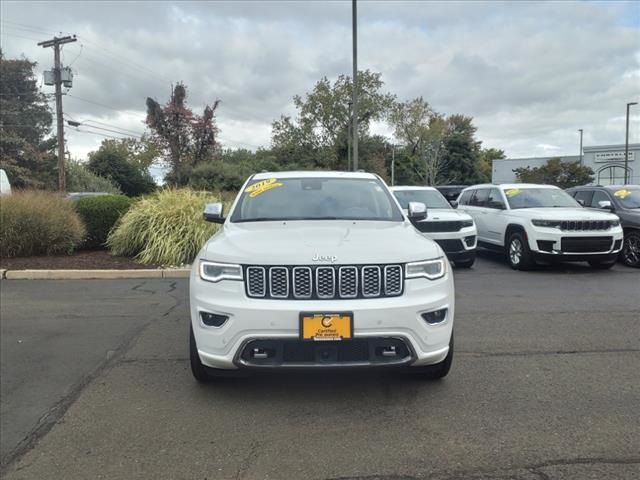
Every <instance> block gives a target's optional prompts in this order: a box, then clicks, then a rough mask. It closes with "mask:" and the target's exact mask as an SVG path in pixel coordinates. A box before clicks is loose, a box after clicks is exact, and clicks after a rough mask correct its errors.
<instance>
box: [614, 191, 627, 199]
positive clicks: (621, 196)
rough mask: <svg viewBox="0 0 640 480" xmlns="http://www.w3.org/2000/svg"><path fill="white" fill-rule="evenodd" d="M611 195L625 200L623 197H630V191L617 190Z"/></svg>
mask: <svg viewBox="0 0 640 480" xmlns="http://www.w3.org/2000/svg"><path fill="white" fill-rule="evenodd" d="M613 195H614V196H616V197H618V198H625V197H628V196H629V195H631V191H630V190H618V191H617V192H616V193H614V194H613Z"/></svg>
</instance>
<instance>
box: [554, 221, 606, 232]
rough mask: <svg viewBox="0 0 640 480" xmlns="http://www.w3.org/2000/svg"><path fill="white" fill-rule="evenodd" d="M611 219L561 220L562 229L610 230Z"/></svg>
mask: <svg viewBox="0 0 640 480" xmlns="http://www.w3.org/2000/svg"><path fill="white" fill-rule="evenodd" d="M609 228H611V222H610V221H609V220H565V221H562V222H560V229H561V230H568V231H572V230H609Z"/></svg>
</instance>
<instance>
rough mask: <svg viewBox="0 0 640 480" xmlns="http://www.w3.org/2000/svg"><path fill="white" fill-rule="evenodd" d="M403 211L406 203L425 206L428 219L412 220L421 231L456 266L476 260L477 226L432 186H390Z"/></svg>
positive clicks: (406, 205) (407, 206)
mask: <svg viewBox="0 0 640 480" xmlns="http://www.w3.org/2000/svg"><path fill="white" fill-rule="evenodd" d="M390 190H391V191H392V192H393V194H394V195H395V197H396V200H398V203H399V204H400V207H402V209H403V211H404V212H407V211H408V208H409V203H411V202H420V203H424V204H425V205H426V207H427V218H425V219H424V220H420V221H419V222H415V223H414V225H415V227H416V228H417V229H418V230H419V231H420V232H422V234H423V235H424V236H425V237H427V238H430V239H431V240H433V241H434V242H436V243H437V244H438V245H440V247H442V249H443V250H444V253H446V254H447V257H448V258H449V260H451V261H452V262H453V264H454V265H455V266H456V267H460V268H471V266H472V265H473V262H475V260H476V235H477V231H476V225H475V223H474V222H473V219H472V218H471V217H470V216H469V215H467V214H466V213H464V212H459V211H457V210H454V208H453V207H452V206H451V204H450V203H449V202H448V201H447V199H446V198H445V197H444V195H442V193H440V192H439V191H438V190H436V189H435V188H434V187H391V188H390Z"/></svg>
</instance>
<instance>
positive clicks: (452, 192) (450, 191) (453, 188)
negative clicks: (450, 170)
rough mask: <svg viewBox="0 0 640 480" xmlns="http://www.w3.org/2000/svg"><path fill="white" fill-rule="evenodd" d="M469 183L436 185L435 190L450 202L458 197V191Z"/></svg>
mask: <svg viewBox="0 0 640 480" xmlns="http://www.w3.org/2000/svg"><path fill="white" fill-rule="evenodd" d="M468 186H469V185H436V186H435V187H436V190H438V191H439V192H440V193H441V194H442V195H443V196H444V198H446V199H447V202H449V203H451V202H454V201H456V200H457V199H458V196H459V195H460V192H462V190H464V189H465V188H467V187H468Z"/></svg>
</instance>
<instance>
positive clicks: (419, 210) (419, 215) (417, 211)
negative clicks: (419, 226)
mask: <svg viewBox="0 0 640 480" xmlns="http://www.w3.org/2000/svg"><path fill="white" fill-rule="evenodd" d="M408 217H409V220H411V221H412V222H419V221H420V220H424V219H426V218H427V206H426V205H425V204H424V203H421V202H409V215H408Z"/></svg>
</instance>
